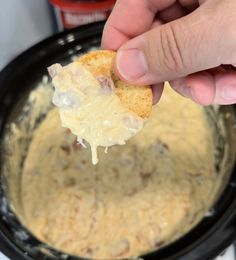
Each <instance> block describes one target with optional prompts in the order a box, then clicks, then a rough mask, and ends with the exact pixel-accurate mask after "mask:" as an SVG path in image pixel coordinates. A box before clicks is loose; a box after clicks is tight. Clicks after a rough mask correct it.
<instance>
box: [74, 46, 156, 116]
mask: <svg viewBox="0 0 236 260" xmlns="http://www.w3.org/2000/svg"><path fill="white" fill-rule="evenodd" d="M115 55H116V52H114V51H108V50H98V51H92V52H89V53H87V54H85V55H82V56H81V57H79V58H78V59H77V60H76V62H79V63H81V64H82V65H83V66H85V67H86V68H87V69H88V70H89V71H90V72H91V73H92V74H93V75H94V76H95V77H98V76H106V77H110V78H111V79H112V80H113V82H114V85H115V93H116V95H117V96H118V97H119V99H120V100H121V102H122V103H123V104H124V106H126V107H127V108H128V109H129V110H130V111H132V112H134V113H136V114H137V115H139V116H140V117H142V118H147V117H149V115H150V113H151V109H152V91H151V87H150V86H136V85H130V84H127V83H125V82H124V81H122V80H120V79H119V78H118V77H117V76H116V75H115V73H114V72H113V69H112V68H113V62H114V58H115Z"/></svg>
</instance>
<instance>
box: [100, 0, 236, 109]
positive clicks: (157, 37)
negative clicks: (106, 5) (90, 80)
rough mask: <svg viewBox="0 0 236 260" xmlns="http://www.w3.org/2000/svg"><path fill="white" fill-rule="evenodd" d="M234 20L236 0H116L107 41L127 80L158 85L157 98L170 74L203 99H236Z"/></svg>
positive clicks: (178, 86) (183, 90)
mask: <svg viewBox="0 0 236 260" xmlns="http://www.w3.org/2000/svg"><path fill="white" fill-rule="evenodd" d="M235 24H236V1H235V0H224V1H222V0H198V1H197V0H179V1H176V0H117V3H116V5H115V7H114V9H113V12H112V14H111V15H110V17H109V19H108V21H107V23H106V25H105V28H104V32H103V38H102V47H103V48H106V49H113V50H118V52H117V56H116V62H115V70H116V72H117V74H118V75H119V76H120V77H121V78H122V79H123V80H126V81H128V82H130V83H133V84H152V85H153V94H154V102H157V101H158V100H159V98H160V97H161V94H162V90H163V82H164V81H166V80H168V81H170V83H171V85H172V87H173V88H174V89H175V90H176V91H177V92H179V93H180V94H181V95H183V96H185V97H188V98H191V99H192V100H194V101H195V102H197V103H199V104H202V105H209V104H233V103H236V71H234V66H235V67H236V30H235ZM229 65H230V66H229ZM235 70H236V68H235Z"/></svg>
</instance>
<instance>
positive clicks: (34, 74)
mask: <svg viewBox="0 0 236 260" xmlns="http://www.w3.org/2000/svg"><path fill="white" fill-rule="evenodd" d="M102 28H103V24H101V23H97V24H95V25H89V26H84V27H82V28H80V29H74V30H71V31H69V32H64V33H61V34H59V35H56V36H54V37H52V38H50V39H48V40H46V41H44V42H41V43H39V44H38V45H36V46H34V47H33V48H31V49H30V50H28V51H26V52H25V53H23V54H22V55H21V56H19V57H18V58H17V59H16V60H14V61H13V62H12V63H11V64H10V65H9V66H8V67H6V68H5V70H4V71H3V72H2V73H1V75H0V85H1V90H0V102H1V104H2V108H1V118H0V126H1V136H2V137H3V136H5V135H8V134H9V136H10V128H9V125H10V123H11V122H16V123H17V124H20V123H21V120H22V118H21V115H22V107H23V106H24V105H25V102H26V100H27V97H28V95H29V92H30V90H32V88H34V87H35V86H36V85H37V83H38V82H40V81H41V80H42V77H43V75H45V74H46V73H47V72H46V68H47V67H48V66H49V65H50V64H52V63H54V62H60V63H63V64H65V63H67V62H68V61H69V60H70V59H71V57H72V56H73V55H78V54H80V53H83V52H86V51H87V50H88V49H90V48H91V47H97V46H99V44H100V37H101V32H102ZM206 112H207V114H208V117H209V120H210V121H211V122H212V126H213V127H212V131H213V134H214V136H215V142H216V147H217V149H216V151H217V152H216V156H217V158H218V163H217V165H215V167H216V171H217V172H218V174H222V175H224V178H225V180H224V182H225V185H224V186H222V189H221V191H223V190H224V191H223V194H222V195H221V196H220V198H218V200H217V202H216V204H215V206H214V208H213V209H212V210H211V212H210V214H209V215H208V216H207V217H205V218H204V219H203V220H202V221H201V223H200V224H198V225H197V227H195V228H194V229H193V230H192V231H190V232H189V233H188V234H187V235H185V236H184V237H182V238H181V239H179V240H178V241H176V242H174V243H172V244H171V245H169V246H167V247H165V248H163V249H160V250H159V251H157V252H154V253H150V254H148V255H146V256H143V258H144V259H167V258H168V259H200V257H201V259H208V258H209V257H211V256H215V255H216V254H217V253H219V252H220V251H221V250H222V249H224V247H225V246H226V245H227V244H228V243H229V241H232V239H234V235H235V234H236V232H235V229H236V228H234V229H232V228H231V230H230V231H229V230H227V231H226V229H225V226H224V225H227V224H228V222H227V221H230V220H231V218H232V219H233V220H234V217H235V215H236V214H235V211H236V210H234V208H233V206H234V204H236V202H235V199H234V198H235V194H236V176H235V174H231V172H232V173H233V172H234V171H232V168H233V165H234V160H235V130H234V109H233V107H232V106H228V107H219V108H217V109H215V108H213V107H208V108H206ZM25 113H30V110H29V111H25ZM43 116H44V115H43V114H39V116H38V118H37V120H36V121H35V125H31V126H28V127H29V128H28V130H27V131H29V133H30V132H31V131H32V130H33V129H34V128H35V127H36V126H37V125H38V123H39V122H40V120H41V119H42V118H43ZM222 122H224V124H222ZM29 141H30V134H29V135H28V139H27V140H26V139H22V141H21V145H22V156H21V159H20V160H19V161H17V162H15V163H16V165H15V167H14V169H15V170H14V171H12V170H9V169H10V168H11V167H12V165H7V157H8V156H11V155H12V153H14V149H11V148H12V147H8V148H7V149H6V146H4V143H2V147H1V151H2V152H1V170H2V173H3V174H2V176H1V177H2V178H1V189H0V192H1V199H0V211H1V214H2V219H1V220H0V235H1V239H3V240H5V242H6V241H7V242H6V243H7V244H8V248H9V247H13V248H14V249H13V252H11V254H14V257H15V256H16V255H17V257H18V258H17V259H20V257H21V258H22V259H42V258H43V259H55V258H60V259H74V257H72V256H70V257H68V256H67V255H66V254H63V253H61V252H59V251H57V250H54V249H52V248H50V247H49V246H47V245H45V244H43V243H41V242H40V241H38V240H37V239H36V238H35V237H34V236H33V235H32V234H31V233H30V232H29V231H28V230H27V229H25V228H24V227H23V226H22V225H21V224H20V222H19V220H18V219H17V218H16V217H15V214H14V213H13V212H14V211H12V208H10V206H9V200H10V201H11V204H12V207H13V209H14V208H15V209H16V208H17V207H18V208H17V211H18V212H20V208H19V205H20V201H18V198H19V196H18V193H19V192H20V191H19V189H18V188H17V187H18V186H17V183H18V182H19V181H20V174H21V168H22V164H23V161H24V155H25V153H26V151H27V147H28V143H29ZM11 169H13V167H12V168H11ZM9 174H11V177H13V176H14V178H9ZM230 175H231V176H230ZM9 180H10V181H9ZM220 193H221V192H220ZM235 209H236V208H235ZM227 217H228V218H227ZM225 218H227V221H226V220H225V221H224V219H225ZM223 221H224V222H223ZM223 223H224V224H223ZM213 233H214V234H213ZM216 235H218V237H217V239H216ZM219 239H222V241H221V243H220V242H219ZM215 240H216V241H215ZM213 241H214V242H213ZM209 243H211V244H210V245H209ZM208 245H209V246H208ZM0 250H1V244H0ZM2 250H3V251H4V250H5V251H7V250H6V249H5V246H4V248H3V249H2ZM8 254H10V253H9V252H8ZM76 259H78V258H76Z"/></svg>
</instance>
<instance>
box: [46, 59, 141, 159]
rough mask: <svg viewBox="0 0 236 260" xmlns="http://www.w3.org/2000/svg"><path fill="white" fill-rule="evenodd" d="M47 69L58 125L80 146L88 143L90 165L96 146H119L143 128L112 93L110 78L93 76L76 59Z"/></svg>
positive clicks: (113, 91) (113, 89)
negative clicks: (90, 154)
mask: <svg viewBox="0 0 236 260" xmlns="http://www.w3.org/2000/svg"><path fill="white" fill-rule="evenodd" d="M48 70H49V74H50V75H51V77H52V83H53V85H54V87H55V92H54V95H53V103H54V104H55V105H56V106H57V107H58V108H59V113H60V118H61V122H62V126H63V127H66V128H69V129H70V130H71V132H72V133H73V134H74V135H76V136H77V141H78V142H79V143H80V144H82V145H83V146H84V147H86V145H85V144H84V141H86V142H87V143H89V144H90V147H91V152H92V163H93V164H96V163H97V162H98V157H97V147H98V146H102V147H106V150H107V148H108V147H110V146H112V145H116V144H119V145H123V144H125V143H126V141H127V140H128V139H130V138H131V137H132V136H134V135H135V134H136V133H137V132H139V131H140V130H141V129H142V128H143V123H144V120H143V119H142V118H141V117H139V116H138V115H136V114H135V113H134V112H132V111H130V110H128V108H126V107H125V106H124V105H123V104H122V103H121V101H120V99H119V98H118V96H117V95H116V94H115V87H114V84H113V81H112V79H111V78H109V77H106V76H104V75H101V76H99V77H97V78H95V77H94V76H93V74H92V73H91V72H90V71H88V70H87V69H86V68H85V67H84V66H83V65H81V64H80V63H78V62H73V63H71V64H69V65H67V66H65V67H62V66H61V65H60V64H54V65H52V66H51V67H49V69H48Z"/></svg>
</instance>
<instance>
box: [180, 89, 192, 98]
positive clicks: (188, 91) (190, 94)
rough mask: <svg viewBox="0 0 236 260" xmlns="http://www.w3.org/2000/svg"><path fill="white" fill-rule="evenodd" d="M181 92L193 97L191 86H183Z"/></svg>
mask: <svg viewBox="0 0 236 260" xmlns="http://www.w3.org/2000/svg"><path fill="white" fill-rule="evenodd" d="M181 92H182V94H183V95H184V96H185V97H187V98H191V97H192V91H191V87H187V86H184V87H182V89H181Z"/></svg>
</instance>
